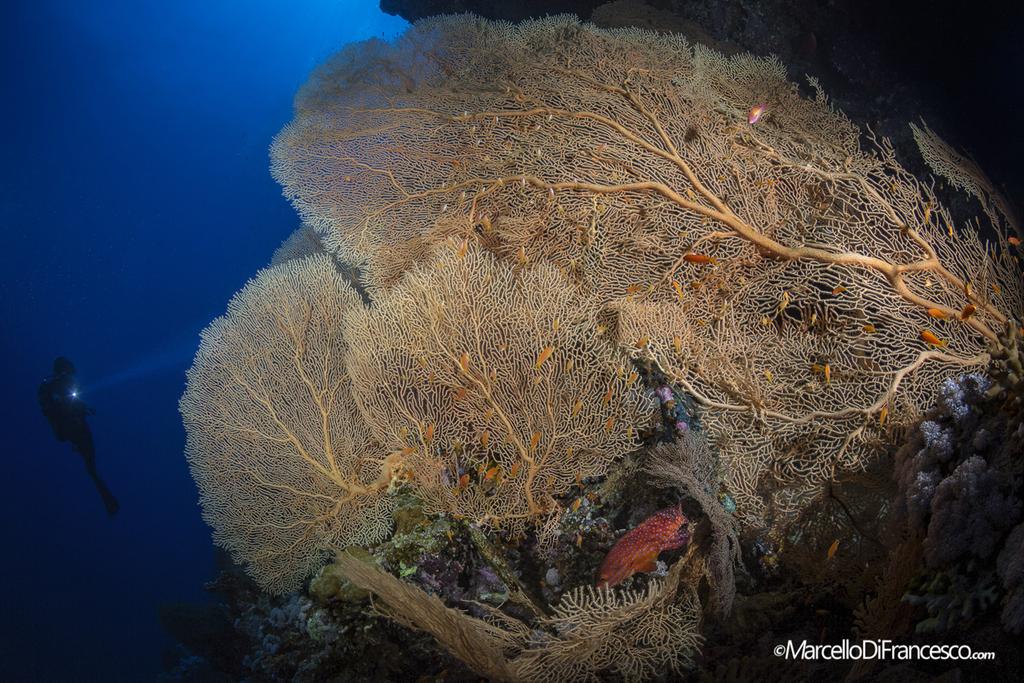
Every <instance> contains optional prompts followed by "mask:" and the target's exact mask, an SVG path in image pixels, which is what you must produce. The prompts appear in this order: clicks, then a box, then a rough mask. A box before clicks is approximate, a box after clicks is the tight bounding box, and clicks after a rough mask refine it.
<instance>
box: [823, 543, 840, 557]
mask: <svg viewBox="0 0 1024 683" xmlns="http://www.w3.org/2000/svg"><path fill="white" fill-rule="evenodd" d="M837 550H839V539H838V538H837V539H836V540H834V541H832V545H830V546H829V547H828V552H827V553H825V556H826V557H827V558H828V559H830V560H831V559H832V558H833V557H835V556H836V551H837Z"/></svg>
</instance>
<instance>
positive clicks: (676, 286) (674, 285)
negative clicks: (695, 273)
mask: <svg viewBox="0 0 1024 683" xmlns="http://www.w3.org/2000/svg"><path fill="white" fill-rule="evenodd" d="M672 288H673V289H675V290H676V296H678V297H679V300H680V301H685V299H684V298H683V286H682V285H681V284H679V283H678V282H676V281H675V280H673V281H672Z"/></svg>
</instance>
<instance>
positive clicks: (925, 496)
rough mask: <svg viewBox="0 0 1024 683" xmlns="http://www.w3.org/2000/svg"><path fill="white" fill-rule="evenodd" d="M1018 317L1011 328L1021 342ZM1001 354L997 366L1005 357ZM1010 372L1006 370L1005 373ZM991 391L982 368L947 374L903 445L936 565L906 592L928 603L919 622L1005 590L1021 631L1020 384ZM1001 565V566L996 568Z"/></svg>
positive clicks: (951, 616)
mask: <svg viewBox="0 0 1024 683" xmlns="http://www.w3.org/2000/svg"><path fill="white" fill-rule="evenodd" d="M1015 338H1017V332H1016V330H1015V328H1014V327H1010V328H1009V330H1008V331H1007V332H1005V333H1004V335H1003V339H1006V340H1007V341H1008V343H1007V344H1006V345H1005V346H1004V348H1006V349H1012V348H1013V345H1012V340H1014V339H1015ZM1006 355H1008V354H1005V353H1004V354H1003V355H1002V356H1001V357H1000V356H996V358H995V359H994V361H993V364H994V366H995V368H994V371H993V373H992V374H993V376H1002V377H1005V374H1004V375H1000V372H1001V369H1002V368H1003V367H1005V365H1004V364H1005V358H1006ZM1004 381H1005V380H1004ZM995 386H996V387H997V388H998V389H999V390H997V391H990V389H991V388H992V387H993V383H992V381H991V380H990V379H988V378H987V377H985V376H982V375H978V374H970V375H965V376H963V377H961V378H959V379H958V380H952V379H951V380H947V381H946V382H945V383H944V384H943V385H942V389H941V391H940V400H939V402H938V404H937V405H936V406H935V408H933V409H932V410H931V411H930V412H929V413H928V415H927V416H926V419H924V420H922V422H921V423H920V425H919V426H918V427H917V429H916V430H915V431H914V432H913V433H912V434H911V436H910V438H909V439H908V440H907V443H906V444H904V446H903V447H902V448H901V449H900V450H899V451H898V452H897V455H896V477H897V480H898V482H899V485H900V493H901V500H900V502H901V504H902V505H901V506H900V508H898V509H899V510H901V511H902V514H903V515H905V517H906V520H907V522H906V523H907V526H908V528H909V531H910V533H911V534H914V535H916V536H919V537H920V538H922V539H923V543H922V546H923V550H924V559H925V562H926V565H927V569H926V570H925V571H924V572H922V574H921V575H920V576H918V577H917V578H916V579H915V580H914V581H913V582H912V583H911V585H910V586H909V589H908V593H907V600H908V601H909V602H911V603H912V604H915V605H916V604H920V605H924V606H925V607H926V608H927V611H928V615H929V616H928V618H927V619H925V620H922V621H921V622H919V623H918V627H917V628H918V630H920V631H934V630H938V631H946V630H950V629H952V628H954V627H955V626H956V625H958V624H959V623H960V622H961V621H962V620H969V619H972V618H975V617H977V616H978V614H980V613H982V612H984V611H985V610H987V609H989V608H991V607H992V606H994V605H996V604H997V603H998V602H999V601H1000V600H1002V602H1003V604H1004V605H1005V607H1004V609H1003V624H1004V626H1005V627H1006V628H1007V629H1008V630H1009V631H1011V632H1020V630H1021V628H1022V626H1024V624H1022V622H1021V620H1020V605H1019V601H1020V572H1019V571H1018V570H1017V569H1016V567H1019V566H1020V562H1021V559H1020V558H1021V554H1020V543H1021V541H1020V538H1021V534H1020V533H1019V531H1017V528H1019V525H1020V523H1021V520H1022V518H1024V481H1022V475H1024V462H1022V458H1021V456H1022V452H1024V424H1022V423H1021V420H1020V416H1019V413H1017V412H1016V410H1015V394H1014V393H1013V392H1014V391H1015V389H1014V387H1013V385H1010V386H1009V387H1008V388H1003V387H1002V386H1000V385H995ZM997 567H998V574H997V571H996V568H997Z"/></svg>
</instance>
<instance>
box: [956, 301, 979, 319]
mask: <svg viewBox="0 0 1024 683" xmlns="http://www.w3.org/2000/svg"><path fill="white" fill-rule="evenodd" d="M977 310H978V309H977V307H976V306H975V305H974V304H967V305H966V306H964V310H962V311H960V319H961V320H967V319H968V318H970V317H971V316H972V315H974V312H975V311H977Z"/></svg>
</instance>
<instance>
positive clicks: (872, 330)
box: [863, 323, 878, 334]
mask: <svg viewBox="0 0 1024 683" xmlns="http://www.w3.org/2000/svg"><path fill="white" fill-rule="evenodd" d="M863 329H864V331H865V332H867V333H868V334H874V333H875V332H877V331H878V330H876V329H875V326H874V325H872V324H871V323H868V324H867V325H865V326H864V328H863Z"/></svg>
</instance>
